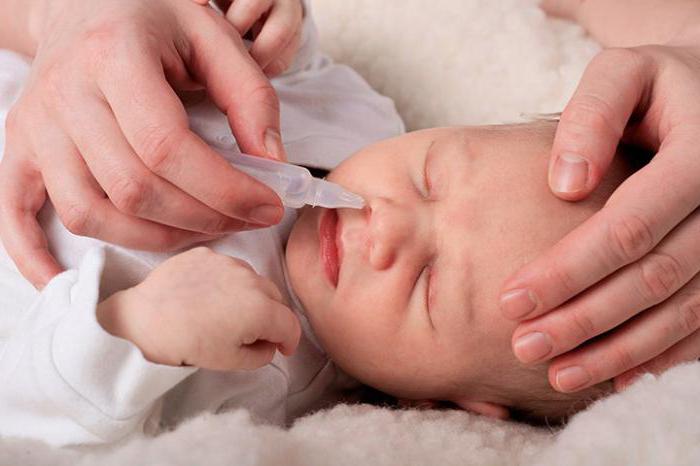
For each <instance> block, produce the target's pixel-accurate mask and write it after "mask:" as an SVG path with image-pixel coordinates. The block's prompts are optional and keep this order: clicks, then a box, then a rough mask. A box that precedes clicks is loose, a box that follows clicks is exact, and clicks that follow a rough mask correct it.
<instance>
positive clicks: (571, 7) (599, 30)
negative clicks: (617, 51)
mask: <svg viewBox="0 0 700 466" xmlns="http://www.w3.org/2000/svg"><path fill="white" fill-rule="evenodd" d="M542 8H543V9H544V10H545V11H547V12H548V13H550V14H552V15H555V16H561V17H564V18H568V19H572V20H575V21H577V22H578V23H579V24H581V26H583V27H584V28H586V30H587V31H588V32H589V33H590V34H591V35H592V36H593V37H594V38H595V39H597V40H598V41H600V43H602V44H603V45H605V46H607V47H633V46H637V45H644V44H667V43H672V42H675V43H681V44H683V43H685V42H687V41H688V40H690V39H691V38H694V39H695V43H700V2H698V1H697V0H543V1H542Z"/></svg>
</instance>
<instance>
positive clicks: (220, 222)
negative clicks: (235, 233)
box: [202, 215, 230, 233]
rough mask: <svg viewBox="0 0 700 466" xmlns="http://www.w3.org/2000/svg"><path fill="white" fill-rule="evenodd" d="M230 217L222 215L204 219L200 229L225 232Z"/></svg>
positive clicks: (206, 231) (207, 231) (205, 231)
mask: <svg viewBox="0 0 700 466" xmlns="http://www.w3.org/2000/svg"><path fill="white" fill-rule="evenodd" d="M229 225H230V219H228V218H226V217H224V216H223V215H217V216H216V217H213V218H210V219H207V220H205V221H204V222H203V223H202V231H203V232H204V233H225V232H227V231H229Z"/></svg>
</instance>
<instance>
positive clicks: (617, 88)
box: [549, 49, 654, 200]
mask: <svg viewBox="0 0 700 466" xmlns="http://www.w3.org/2000/svg"><path fill="white" fill-rule="evenodd" d="M653 75H654V71H653V69H652V67H651V66H650V65H649V64H648V61H647V60H646V59H645V58H644V57H643V56H642V55H641V54H639V53H637V52H635V51H634V50H632V49H609V50H605V51H603V52H601V53H600V54H599V55H598V56H596V57H595V58H594V59H593V60H592V61H591V63H590V64H589V65H588V67H587V68H586V71H585V73H584V74H583V77H582V78H581V82H580V84H579V85H578V88H577V89H576V92H575V94H574V96H573V97H572V98H571V100H570V101H569V103H568V104H567V106H566V108H565V109H564V112H563V113H562V115H561V121H560V122H559V125H558V127H557V131H556V136H555V138H554V144H553V146H552V156H551V159H550V166H549V185H550V188H551V189H552V191H553V192H554V194H555V195H557V196H559V197H560V198H562V199H567V200H578V199H582V198H584V197H586V196H587V195H588V194H589V193H590V192H591V191H592V190H593V189H595V188H596V186H598V184H599V183H600V180H601V179H602V177H603V175H604V174H605V172H606V171H607V169H608V167H609V165H610V162H611V161H612V159H613V157H614V156H615V151H616V149H617V146H618V145H619V143H620V140H621V139H622V136H623V134H624V132H625V127H626V126H627V123H628V121H629V119H630V116H631V115H632V112H634V111H635V108H636V107H637V106H638V105H639V102H640V101H641V100H642V96H643V95H644V93H645V92H646V90H647V89H648V87H649V86H650V85H651V80H652V78H653Z"/></svg>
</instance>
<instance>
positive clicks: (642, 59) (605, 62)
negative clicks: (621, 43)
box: [593, 47, 647, 71]
mask: <svg viewBox="0 0 700 466" xmlns="http://www.w3.org/2000/svg"><path fill="white" fill-rule="evenodd" d="M646 61H647V58H646V53H645V49H644V48H643V47H612V48H609V49H605V50H603V51H602V52H601V53H599V54H598V56H597V57H596V58H595V59H594V60H593V64H594V66H603V67H606V68H608V67H611V66H614V67H616V68H624V69H627V70H629V71H634V70H638V69H641V68H642V67H643V66H644V64H645V63H646Z"/></svg>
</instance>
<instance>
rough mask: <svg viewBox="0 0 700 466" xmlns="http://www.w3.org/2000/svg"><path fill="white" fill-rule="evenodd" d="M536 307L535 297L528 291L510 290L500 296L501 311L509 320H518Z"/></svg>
mask: <svg viewBox="0 0 700 466" xmlns="http://www.w3.org/2000/svg"><path fill="white" fill-rule="evenodd" d="M536 307H537V300H536V299H535V295H534V294H533V293H532V292H531V291H529V290H522V289H518V290H511V291H508V292H506V293H503V295H501V311H502V312H503V314H504V315H505V316H506V317H508V318H509V319H519V318H521V317H523V316H525V315H527V314H529V313H531V312H532V311H534V310H535V308H536Z"/></svg>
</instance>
